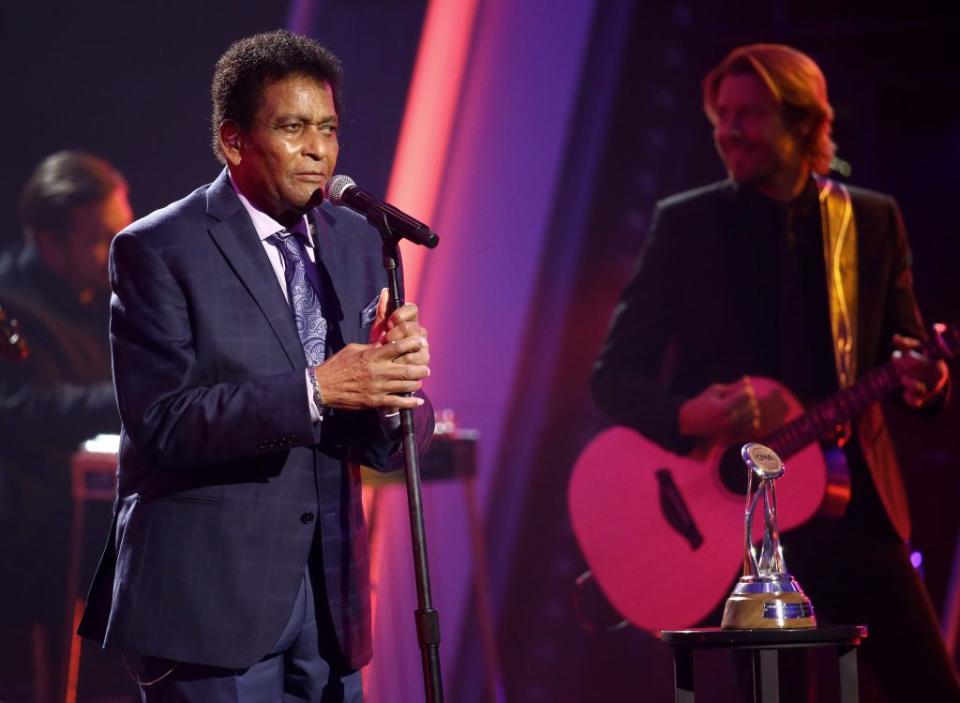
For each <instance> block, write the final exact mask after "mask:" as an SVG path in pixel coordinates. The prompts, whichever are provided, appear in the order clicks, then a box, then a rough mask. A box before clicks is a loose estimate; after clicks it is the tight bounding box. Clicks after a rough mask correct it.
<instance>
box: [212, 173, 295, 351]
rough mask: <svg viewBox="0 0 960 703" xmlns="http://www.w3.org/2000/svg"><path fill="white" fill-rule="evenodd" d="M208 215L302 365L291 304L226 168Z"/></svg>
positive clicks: (216, 237)
mask: <svg viewBox="0 0 960 703" xmlns="http://www.w3.org/2000/svg"><path fill="white" fill-rule="evenodd" d="M207 214H209V215H210V216H211V217H213V218H215V219H217V220H219V221H218V222H217V223H216V224H214V225H213V226H212V227H211V228H210V236H211V237H212V238H213V241H214V243H215V244H216V245H217V247H218V248H219V249H220V251H221V252H222V253H223V256H224V258H226V259H227V261H228V262H229V263H230V266H231V268H233V270H234V272H235V273H236V274H237V277H238V278H239V279H240V280H241V281H242V282H243V285H244V286H245V287H246V288H247V290H248V291H249V292H250V295H251V296H252V297H253V299H254V301H256V303H257V306H258V307H259V308H260V310H261V312H263V314H264V316H265V317H266V318H267V322H269V323H270V327H271V328H272V329H273V332H274V334H276V335H277V339H278V340H279V342H280V345H281V346H282V347H283V350H284V352H285V353H286V355H287V358H288V359H289V360H290V364H291V366H293V368H303V367H304V365H305V363H306V360H305V358H304V355H303V345H302V344H301V342H300V337H299V335H298V334H297V327H296V324H295V323H294V320H293V315H292V314H291V312H290V306H289V304H288V303H287V299H286V298H285V297H284V296H283V291H282V290H281V289H280V286H279V285H278V282H277V277H276V274H275V273H274V272H273V268H272V267H271V265H270V260H269V259H268V258H267V255H266V253H265V252H264V251H263V245H262V244H261V243H260V238H259V237H258V236H257V232H256V230H255V229H254V228H253V223H252V222H251V221H250V217H249V216H248V215H247V212H246V210H244V209H243V205H242V204H241V203H240V200H239V199H238V198H237V196H236V193H234V192H233V187H232V186H231V185H230V179H229V177H228V176H227V171H226V169H224V170H223V172H222V173H221V174H220V176H219V177H218V178H217V180H215V181H214V182H213V183H212V184H211V185H210V188H209V189H208V190H207Z"/></svg>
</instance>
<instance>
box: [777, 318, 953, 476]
mask: <svg viewBox="0 0 960 703" xmlns="http://www.w3.org/2000/svg"><path fill="white" fill-rule="evenodd" d="M958 348H960V333H958V327H957V325H956V324H953V325H934V330H933V334H932V335H931V338H930V339H929V340H927V341H926V342H924V344H923V345H922V349H921V350H920V351H922V353H923V354H925V355H926V356H928V357H930V358H933V359H943V358H949V357H952V356H954V355H955V354H956V353H957V350H958ZM899 387H900V378H899V376H898V375H897V371H896V368H894V365H893V362H892V361H888V362H887V363H885V364H883V365H882V366H878V367H877V368H875V369H873V370H871V371H869V372H868V373H867V374H866V375H864V376H863V378H861V379H860V380H859V381H857V383H855V384H854V385H853V386H851V387H850V388H845V389H844V390H842V391H840V392H839V393H837V394H835V395H833V396H831V397H829V398H827V399H826V400H824V401H821V402H819V403H817V404H816V405H814V406H813V407H811V408H810V409H809V410H808V411H807V412H806V413H804V414H803V415H801V416H800V417H798V418H796V419H795V420H791V421H790V422H788V423H787V424H785V425H783V426H782V427H780V429H778V430H777V431H776V432H774V433H772V434H770V435H768V436H767V437H765V438H764V439H763V443H764V444H766V445H767V446H768V447H770V448H771V449H773V450H774V451H775V452H776V453H777V454H779V455H780V456H781V457H784V458H786V457H789V456H791V455H793V454H795V453H796V452H798V451H800V450H801V449H803V448H804V447H806V446H807V445H808V444H810V443H812V442H816V441H817V440H819V439H822V438H824V437H827V436H829V435H831V434H833V433H834V432H835V431H836V429H837V427H838V426H841V425H844V424H846V423H847V422H849V421H850V420H852V419H853V418H854V417H856V416H857V415H858V414H860V413H861V412H863V410H864V409H865V408H866V407H867V406H868V405H870V404H871V403H873V402H875V401H877V400H880V399H881V398H883V397H884V396H886V395H887V394H888V393H890V392H891V391H894V390H896V389H897V388H899Z"/></svg>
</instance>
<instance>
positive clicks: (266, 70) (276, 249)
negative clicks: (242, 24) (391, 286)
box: [80, 31, 432, 703]
mask: <svg viewBox="0 0 960 703" xmlns="http://www.w3.org/2000/svg"><path fill="white" fill-rule="evenodd" d="M340 84H341V69H340V64H339V62H338V60H337V59H336V57H335V56H333V54H331V53H330V52H329V51H328V50H326V49H325V48H323V47H322V46H320V45H319V44H317V43H316V42H314V41H312V40H310V39H307V38H304V37H301V36H297V35H293V34H291V33H289V32H285V31H277V32H270V33H267V34H260V35H256V36H253V37H249V38H247V39H243V40H241V41H239V42H237V43H235V44H234V45H233V46H231V47H230V49H228V51H227V52H226V53H225V54H224V55H223V56H222V57H221V58H220V60H219V62H218V63H217V68H216V73H215V76H214V81H213V91H212V92H213V130H214V149H215V152H216V153H217V156H218V158H220V159H221V161H223V162H225V164H226V169H225V170H224V171H223V172H222V173H221V174H220V176H219V177H218V178H217V179H216V180H215V181H214V182H213V183H212V184H209V185H206V186H203V187H201V188H199V189H197V190H196V191H194V192H193V193H192V194H190V195H188V196H187V197H186V198H184V199H183V200H180V201H178V202H175V203H173V204H171V205H169V206H167V207H165V208H163V209H161V210H158V211H157V212H154V213H152V214H151V215H149V216H147V217H145V218H144V219H142V220H140V221H138V222H136V223H134V224H133V225H131V226H130V227H129V228H127V229H126V230H125V231H123V232H122V233H121V234H119V235H118V236H117V238H116V239H115V241H114V243H113V248H112V251H111V261H110V264H111V269H110V271H111V285H112V289H113V300H112V316H111V344H112V352H113V364H114V376H115V381H116V390H117V400H118V404H119V408H120V415H121V418H122V420H123V432H122V439H121V447H120V455H119V483H118V494H117V503H116V514H115V519H114V526H113V530H112V534H111V537H110V540H109V541H108V544H107V548H106V550H105V553H104V557H103V559H102V562H101V565H100V568H99V570H98V573H97V575H96V577H95V580H94V583H93V585H92V587H91V592H90V596H89V600H88V604H87V610H86V613H85V616H84V620H83V622H82V624H81V629H80V631H81V634H83V635H84V636H86V637H91V638H94V639H96V640H98V641H99V642H101V643H102V644H103V645H104V646H107V647H113V648H118V649H120V650H122V651H124V653H125V657H126V659H127V662H128V666H129V669H130V671H131V674H132V675H133V676H135V677H136V679H137V680H138V682H139V684H140V687H141V692H142V696H143V699H144V700H145V701H198V702H199V701H204V702H209V701H244V702H246V701H251V702H253V701H258V702H259V701H263V702H267V701H270V702H271V703H272V702H275V701H280V700H283V701H300V700H304V701H307V700H309V701H360V700H361V691H360V674H359V669H360V667H361V666H363V665H364V664H366V663H367V662H368V661H369V659H370V657H371V644H370V607H369V592H368V591H369V588H368V576H369V574H368V559H367V549H368V548H367V535H366V528H365V526H364V520H363V513H362V507H361V502H360V478H359V466H360V465H361V464H363V465H368V466H372V467H375V468H380V469H382V468H385V467H386V466H387V463H388V459H389V457H390V455H391V454H393V453H394V452H396V451H397V449H398V448H399V443H398V441H397V438H398V434H399V433H398V429H397V426H398V422H397V416H396V411H397V410H398V409H400V408H411V409H414V410H415V413H416V416H417V425H418V427H419V429H420V434H421V440H422V441H421V448H425V442H426V440H427V439H428V438H429V435H430V433H431V431H432V413H431V412H430V406H429V403H426V402H425V400H424V398H423V397H422V396H421V395H418V392H419V390H420V387H421V383H422V379H423V378H425V377H426V376H427V375H429V366H428V364H429V358H430V357H429V351H428V345H427V334H426V331H425V330H424V328H423V327H422V326H421V325H420V323H419V321H418V314H417V309H416V307H415V306H413V305H410V304H407V305H405V306H403V307H401V308H400V309H399V310H397V311H395V312H393V313H392V314H388V313H387V305H386V297H385V295H384V293H385V291H384V290H383V289H384V286H385V281H386V276H385V273H384V271H383V268H382V265H381V247H380V239H379V235H378V233H377V232H376V231H375V230H374V229H373V228H372V227H370V226H369V225H368V224H367V223H366V222H365V220H363V219H362V218H361V217H360V216H358V215H356V214H354V213H352V212H350V211H347V210H346V209H344V208H340V207H334V206H331V205H330V204H329V203H326V202H323V189H324V185H325V184H326V182H327V180H328V179H329V178H330V177H331V175H332V174H333V170H334V167H335V165H336V161H337V153H338V142H337V127H338V116H339V114H340Z"/></svg>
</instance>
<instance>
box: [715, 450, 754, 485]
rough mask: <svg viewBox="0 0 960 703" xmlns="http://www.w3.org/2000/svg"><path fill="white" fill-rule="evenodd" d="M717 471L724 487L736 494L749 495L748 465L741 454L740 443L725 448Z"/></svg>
mask: <svg viewBox="0 0 960 703" xmlns="http://www.w3.org/2000/svg"><path fill="white" fill-rule="evenodd" d="M717 472H718V473H719V476H720V483H721V484H722V485H723V487H724V488H726V489H727V490H728V491H730V492H731V493H733V494H735V495H739V496H746V495H747V465H746V464H744V463H743V458H742V457H741V456H740V445H739V444H732V445H730V446H729V447H727V448H726V450H724V452H723V454H722V455H721V457H720V465H719V466H718V467H717Z"/></svg>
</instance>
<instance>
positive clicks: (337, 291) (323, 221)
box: [310, 203, 366, 351]
mask: <svg viewBox="0 0 960 703" xmlns="http://www.w3.org/2000/svg"><path fill="white" fill-rule="evenodd" d="M325 207H327V205H326V203H324V204H323V205H321V206H320V207H319V208H315V209H313V210H312V211H311V212H310V219H311V221H312V222H313V226H314V231H315V233H316V237H315V239H314V246H315V252H316V256H317V268H318V270H319V272H320V280H321V281H322V282H323V284H324V295H323V300H322V301H321V305H322V306H323V316H324V317H325V318H326V320H327V323H328V324H329V325H330V327H331V328H336V331H335V332H334V335H333V338H332V339H328V344H332V345H334V346H333V349H334V351H337V349H338V347H337V346H336V345H340V346H342V345H343V343H344V342H343V330H342V329H341V328H342V325H343V306H342V304H341V301H342V300H345V299H346V298H345V295H346V292H347V290H348V288H347V286H349V285H351V284H352V285H357V281H356V269H355V267H354V268H352V267H351V264H352V262H351V261H349V260H347V261H345V260H344V256H347V257H350V255H351V249H350V244H351V242H349V241H344V240H343V239H342V237H343V233H342V232H338V230H337V228H336V227H335V226H334V224H335V221H334V219H333V216H332V215H331V214H330V213H328V212H327V211H326V210H325V209H324V208H325ZM363 341H366V340H363Z"/></svg>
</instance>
